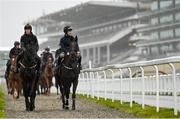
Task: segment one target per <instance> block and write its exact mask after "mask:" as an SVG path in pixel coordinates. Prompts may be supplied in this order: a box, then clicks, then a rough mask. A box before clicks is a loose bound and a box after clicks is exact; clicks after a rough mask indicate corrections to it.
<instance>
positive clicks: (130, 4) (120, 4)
mask: <svg viewBox="0 0 180 119" xmlns="http://www.w3.org/2000/svg"><path fill="white" fill-rule="evenodd" d="M88 3H89V4H93V5H103V6H115V7H131V8H136V7H137V4H136V3H134V2H128V1H116V2H112V1H107V2H102V1H89V2H88Z"/></svg>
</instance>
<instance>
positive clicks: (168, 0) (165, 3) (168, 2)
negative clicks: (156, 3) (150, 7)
mask: <svg viewBox="0 0 180 119" xmlns="http://www.w3.org/2000/svg"><path fill="white" fill-rule="evenodd" d="M172 1H173V0H161V1H160V9H163V8H167V7H170V6H172V5H173V4H172Z"/></svg>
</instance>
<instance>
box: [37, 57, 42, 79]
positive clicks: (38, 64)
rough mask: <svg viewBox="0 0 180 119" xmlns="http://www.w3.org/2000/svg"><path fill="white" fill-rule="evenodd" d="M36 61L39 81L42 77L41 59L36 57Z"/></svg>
mask: <svg viewBox="0 0 180 119" xmlns="http://www.w3.org/2000/svg"><path fill="white" fill-rule="evenodd" d="M36 61H37V67H36V70H37V79H38V80H39V77H40V67H41V58H40V57H39V56H37V57H36Z"/></svg>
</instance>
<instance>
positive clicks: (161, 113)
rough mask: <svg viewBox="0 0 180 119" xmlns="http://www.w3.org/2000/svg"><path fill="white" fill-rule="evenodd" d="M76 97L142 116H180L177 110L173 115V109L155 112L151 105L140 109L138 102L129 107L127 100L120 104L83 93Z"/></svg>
mask: <svg viewBox="0 0 180 119" xmlns="http://www.w3.org/2000/svg"><path fill="white" fill-rule="evenodd" d="M78 97H80V98H83V99H87V100H88V101H91V102H95V103H97V104H100V105H103V106H107V107H110V108H114V109H117V110H121V111H124V112H127V113H130V114H133V115H135V116H138V117H142V118H180V112H178V115H177V116H174V110H173V109H167V108H160V111H159V113H157V112H156V108H155V107H152V106H147V105H145V108H144V109H142V106H141V105H140V104H137V103H133V107H132V108H130V106H129V105H130V104H129V103H128V102H123V104H122V105H121V104H120V101H117V100H116V101H114V102H112V101H111V100H110V99H107V100H104V99H103V98H100V99H99V100H97V97H95V98H87V97H86V96H83V95H78Z"/></svg>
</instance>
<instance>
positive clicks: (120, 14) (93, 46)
mask: <svg viewBox="0 0 180 119" xmlns="http://www.w3.org/2000/svg"><path fill="white" fill-rule="evenodd" d="M142 3H145V2H142ZM148 10H149V6H148V5H147V4H140V2H133V1H126V2H95V1H91V2H87V3H83V4H80V5H77V6H75V7H72V8H69V9H65V10H61V11H58V12H55V13H52V14H48V15H45V16H42V17H39V18H38V19H36V20H34V21H32V24H33V26H34V30H35V33H36V34H37V35H38V37H39V38H48V41H47V42H44V43H42V44H41V45H40V48H41V50H42V49H44V48H45V47H47V46H50V47H51V49H52V48H53V50H56V49H57V48H58V43H59V39H60V37H62V36H63V32H62V28H63V27H64V26H65V25H71V26H73V28H74V29H75V31H74V32H75V34H77V35H78V38H79V44H80V49H81V54H82V57H83V58H82V59H83V64H84V67H86V66H87V64H88V61H89V60H91V61H92V63H93V66H94V67H97V66H102V65H105V64H110V63H117V62H122V61H123V62H125V61H128V62H130V61H135V60H139V59H138V57H136V56H135V55H134V58H132V57H131V58H129V56H131V55H132V54H134V53H136V47H135V46H134V45H133V44H131V43H130V37H131V36H133V35H134V34H135V33H136V29H139V28H141V27H144V26H146V25H147V21H148V20H144V21H140V20H139V18H140V17H141V12H145V11H148ZM127 58H128V60H126V59H127Z"/></svg>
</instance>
